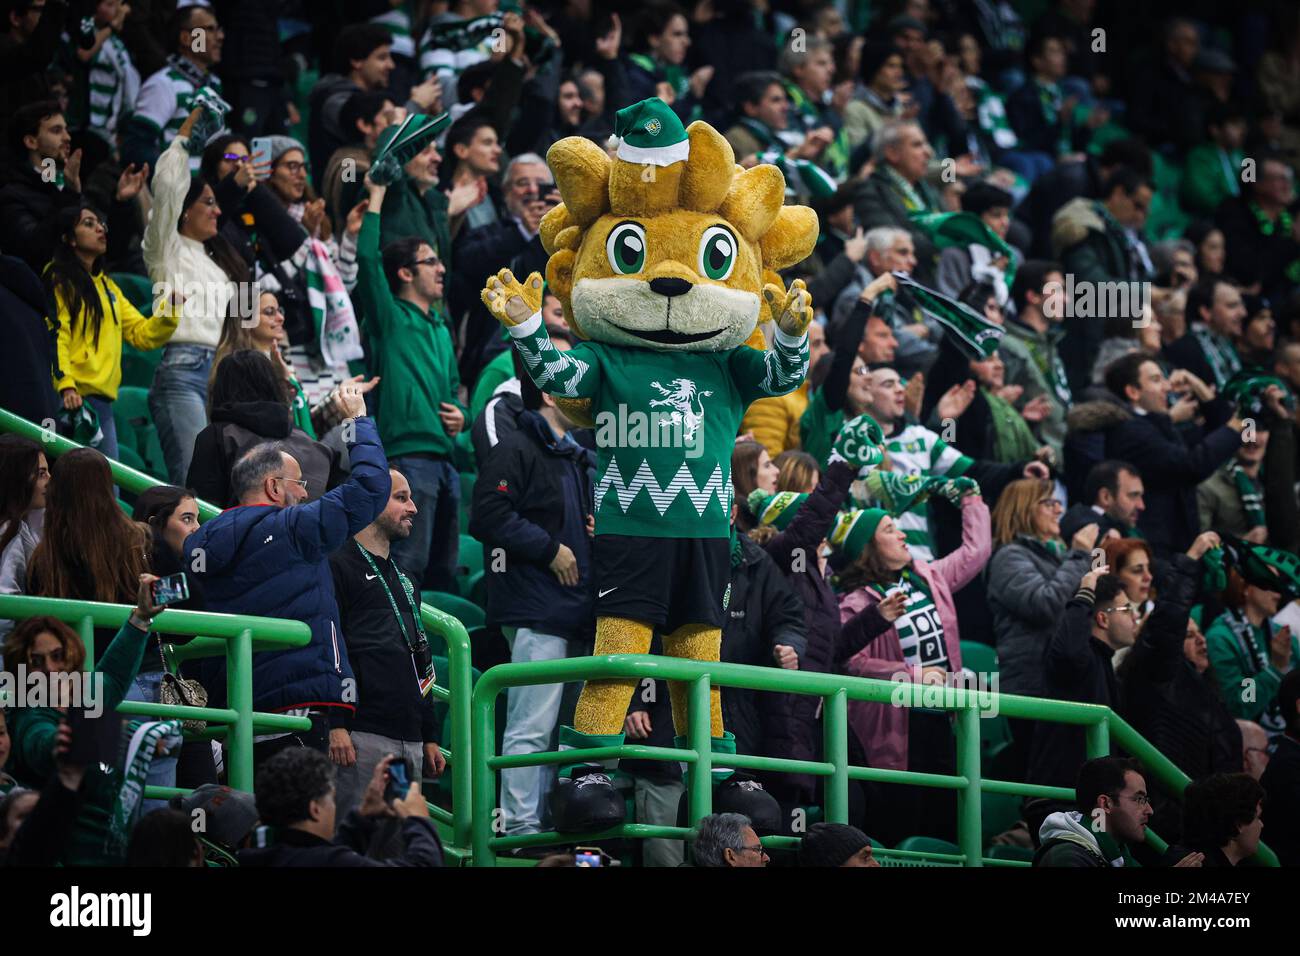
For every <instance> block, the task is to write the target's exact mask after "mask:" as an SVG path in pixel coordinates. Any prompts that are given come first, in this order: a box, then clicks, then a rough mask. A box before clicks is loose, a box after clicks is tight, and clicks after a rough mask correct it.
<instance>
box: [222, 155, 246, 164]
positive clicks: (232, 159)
mask: <svg viewBox="0 0 1300 956" xmlns="http://www.w3.org/2000/svg"><path fill="white" fill-rule="evenodd" d="M221 158H222V159H224V160H225V161H226V162H228V163H246V162H248V161H249V160H250V159H252V158H253V157H252V156H246V155H244V154H243V153H222V154H221Z"/></svg>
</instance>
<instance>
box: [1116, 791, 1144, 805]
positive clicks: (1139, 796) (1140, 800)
mask: <svg viewBox="0 0 1300 956" xmlns="http://www.w3.org/2000/svg"><path fill="white" fill-rule="evenodd" d="M1125 797H1128V799H1129V800H1132V801H1133V802H1134V803H1136V804H1137V805H1138V806H1139V807H1149V806H1151V798H1150V797H1148V796H1147V795H1146V794H1145V793H1136V794H1134V795H1133V796H1129V795H1128V794H1127V793H1117V794H1115V799H1116V800H1120V799H1122V798H1125Z"/></svg>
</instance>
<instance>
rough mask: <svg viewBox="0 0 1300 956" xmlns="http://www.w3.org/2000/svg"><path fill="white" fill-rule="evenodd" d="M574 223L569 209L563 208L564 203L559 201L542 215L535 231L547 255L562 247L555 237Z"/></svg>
mask: <svg viewBox="0 0 1300 956" xmlns="http://www.w3.org/2000/svg"><path fill="white" fill-rule="evenodd" d="M575 225H576V224H575V223H574V221H573V217H572V216H570V215H569V210H568V209H566V208H565V206H564V203H560V204H559V205H558V206H556V207H555V208H554V209H551V210H550V211H549V212H547V213H546V215H545V216H543V217H542V223H541V225H540V226H538V229H537V232H538V234H539V235H540V236H541V237H542V248H543V249H545V250H546V254H547V255H548V256H549V255H550V254H551V253H552V252H554V251H555V250H556V249H559V248H562V246H561V244H558V243H557V242H556V238H555V237H556V236H558V235H559V234H560V233H562V232H563V231H564V230H566V229H568V228H569V227H571V226H575Z"/></svg>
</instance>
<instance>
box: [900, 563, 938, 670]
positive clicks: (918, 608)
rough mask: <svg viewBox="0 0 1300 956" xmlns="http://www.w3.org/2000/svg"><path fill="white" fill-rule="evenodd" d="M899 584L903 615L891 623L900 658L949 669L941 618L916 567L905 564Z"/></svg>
mask: <svg viewBox="0 0 1300 956" xmlns="http://www.w3.org/2000/svg"><path fill="white" fill-rule="evenodd" d="M898 586H899V587H901V588H902V589H903V591H904V592H906V594H907V600H906V603H905V604H904V607H903V614H902V616H901V617H899V619H898V620H897V621H895V622H894V629H895V630H896V631H897V632H898V643H899V644H901V645H902V648H903V660H904V661H906V662H907V663H908V664H910V665H912V666H914V667H942V668H944V669H945V670H951V669H952V668H951V666H950V663H949V661H948V645H947V644H946V643H945V642H944V639H943V620H942V619H941V618H940V617H939V608H938V605H936V604H935V603H934V596H933V595H932V594H931V592H930V585H929V584H928V583H927V582H926V580H925V578H924V577H923V576H922V575H921V574H919V573H918V572H917V571H916V569H915V568H913V567H910V566H909V567H907V568H904V569H903V573H902V574H901V575H900V576H899V583H898Z"/></svg>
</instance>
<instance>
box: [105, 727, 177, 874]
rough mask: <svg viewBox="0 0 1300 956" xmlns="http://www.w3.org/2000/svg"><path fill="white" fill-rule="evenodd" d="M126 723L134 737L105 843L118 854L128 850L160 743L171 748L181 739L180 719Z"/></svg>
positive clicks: (132, 737) (110, 850)
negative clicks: (162, 742)
mask: <svg viewBox="0 0 1300 956" xmlns="http://www.w3.org/2000/svg"><path fill="white" fill-rule="evenodd" d="M126 726H127V731H128V732H129V733H130V735H131V737H130V742H129V743H128V745H127V749H126V760H125V761H124V764H123V771H122V786H121V787H120V788H118V791H117V796H116V798H115V799H114V801H113V813H112V816H111V817H110V818H109V823H108V837H107V839H106V844H105V849H106V850H108V852H110V853H113V854H115V855H116V854H120V853H124V852H125V851H126V845H127V842H128V841H129V840H130V837H131V828H132V827H133V826H134V825H135V821H136V819H137V818H138V817H139V814H140V807H141V806H142V801H143V800H144V788H145V781H146V780H148V778H149V766H150V765H151V764H152V763H153V759H154V755H155V754H156V753H157V751H158V744H159V742H160V741H166V745H167V748H168V749H169V750H170V749H171V748H173V747H175V746H176V745H178V744H179V743H180V741H181V722H180V721H179V720H132V721H128V722H127V725H126Z"/></svg>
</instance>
